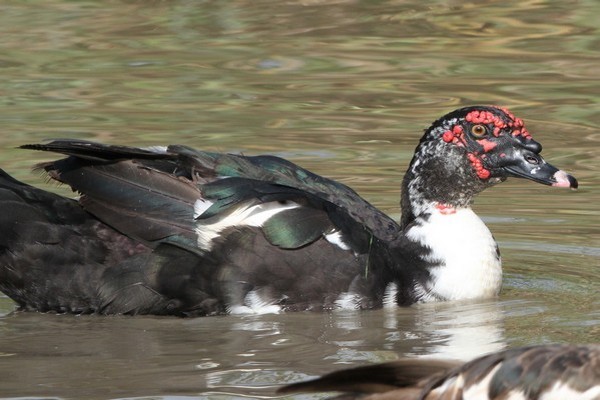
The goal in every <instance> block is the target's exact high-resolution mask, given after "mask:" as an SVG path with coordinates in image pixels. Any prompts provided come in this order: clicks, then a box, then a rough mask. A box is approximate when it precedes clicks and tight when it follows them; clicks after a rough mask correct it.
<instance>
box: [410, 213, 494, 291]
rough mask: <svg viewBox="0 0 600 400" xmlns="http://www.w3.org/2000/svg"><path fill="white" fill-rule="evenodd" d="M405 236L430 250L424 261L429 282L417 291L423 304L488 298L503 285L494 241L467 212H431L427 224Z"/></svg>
mask: <svg viewBox="0 0 600 400" xmlns="http://www.w3.org/2000/svg"><path fill="white" fill-rule="evenodd" d="M407 236H408V237H409V238H410V239H411V240H413V241H415V242H418V243H420V244H421V245H423V246H427V247H429V248H431V253H430V254H429V255H428V256H427V257H426V261H428V262H432V263H434V264H438V265H439V266H436V267H434V268H432V269H431V270H430V271H431V274H432V280H433V281H432V282H431V284H430V285H428V287H417V288H416V289H417V291H419V292H421V294H422V295H423V298H422V300H423V301H433V300H436V298H438V299H442V300H462V299H477V298H489V297H494V296H496V295H498V293H499V291H500V287H501V285H502V265H501V262H500V257H499V256H498V254H497V247H496V241H495V240H494V238H493V237H492V234H491V233H490V231H489V229H488V228H487V227H486V226H485V224H484V223H483V221H481V219H479V217H478V216H477V215H476V214H475V213H474V212H473V210H471V209H470V208H459V209H456V210H455V211H453V212H448V211H447V210H442V211H440V210H438V209H433V210H432V213H431V215H430V217H429V219H428V220H427V221H422V223H421V225H418V226H413V227H412V228H411V229H409V231H408V232H407Z"/></svg>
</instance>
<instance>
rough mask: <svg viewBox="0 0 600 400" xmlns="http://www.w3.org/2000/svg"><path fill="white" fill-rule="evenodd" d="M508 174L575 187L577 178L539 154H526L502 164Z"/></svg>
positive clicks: (543, 182)
mask: <svg viewBox="0 0 600 400" xmlns="http://www.w3.org/2000/svg"><path fill="white" fill-rule="evenodd" d="M503 169H504V171H506V172H507V174H508V175H509V176H515V177H518V178H525V179H529V180H532V181H534V182H538V183H542V184H544V185H549V186H556V187H564V188H571V189H577V186H578V183H577V179H575V177H573V176H572V175H569V174H568V173H566V172H565V171H563V170H561V169H558V168H556V167H555V166H553V165H551V164H548V163H547V162H546V161H545V160H544V159H543V158H542V157H541V156H540V155H539V154H528V155H525V156H523V157H518V159H513V162H512V163H510V165H506V166H504V168H503Z"/></svg>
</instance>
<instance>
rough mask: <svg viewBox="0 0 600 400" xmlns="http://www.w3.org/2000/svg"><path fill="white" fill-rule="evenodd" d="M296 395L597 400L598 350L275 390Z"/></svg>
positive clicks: (440, 365) (534, 352)
mask: <svg viewBox="0 0 600 400" xmlns="http://www.w3.org/2000/svg"><path fill="white" fill-rule="evenodd" d="M299 392H344V393H345V394H342V395H340V396H338V397H336V399H339V400H341V399H348V400H349V399H363V400H392V399H394V400H567V399H568V400H599V399H600V346H599V345H587V346H583V345H581V346H576V345H540V346H529V347H521V348H515V349H509V350H503V351H500V352H497V353H492V354H488V355H485V356H482V357H478V358H476V359H474V360H472V361H469V362H467V363H465V364H460V363H457V362H453V361H446V360H432V359H402V360H398V361H392V362H389V363H385V364H375V365H368V366H364V367H357V368H352V369H346V370H341V371H336V372H332V373H330V374H327V375H324V376H323V377H321V378H317V379H315V380H312V381H305V382H299V383H295V384H291V385H288V386H284V387H282V388H281V389H279V393H280V394H290V393H299Z"/></svg>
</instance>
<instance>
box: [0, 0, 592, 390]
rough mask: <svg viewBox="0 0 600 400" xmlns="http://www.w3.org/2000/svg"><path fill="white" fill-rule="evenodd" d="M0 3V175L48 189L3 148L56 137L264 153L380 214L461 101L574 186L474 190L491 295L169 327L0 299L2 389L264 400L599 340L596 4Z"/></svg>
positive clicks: (169, 321) (36, 157)
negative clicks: (409, 362)
mask: <svg viewBox="0 0 600 400" xmlns="http://www.w3.org/2000/svg"><path fill="white" fill-rule="evenodd" d="M0 7H1V12H0V49H1V50H2V51H1V53H0V70H1V72H2V79H1V80H0V101H1V102H2V104H1V107H0V121H1V123H2V135H1V136H0V150H1V151H0V165H1V166H2V168H4V169H6V170H7V171H8V172H10V173H11V174H13V175H14V176H16V177H17V178H19V179H22V180H25V181H27V182H28V183H31V184H35V185H38V186H43V187H45V188H47V189H49V190H53V191H57V192H60V193H63V194H65V195H71V193H70V192H69V191H68V190H66V189H64V188H59V187H56V186H54V185H47V184H46V183H45V180H44V178H40V177H39V176H38V175H37V174H36V173H31V171H30V167H31V166H32V165H33V164H34V163H35V162H38V161H42V160H44V159H48V158H49V157H52V156H51V155H49V154H40V153H32V152H29V151H24V150H16V149H15V147H16V146H18V145H21V144H24V143H30V142H36V141H40V140H44V139H47V138H53V137H71V138H82V139H91V140H100V141H103V142H109V143H115V144H131V145H144V146H146V145H160V144H167V143H184V144H187V145H190V146H193V147H199V148H204V149H208V150H219V151H228V152H243V153H244V154H262V153H271V154H276V155H280V156H284V157H286V158H289V159H291V160H293V161H295V162H298V163H300V164H302V165H303V166H304V167H307V168H310V169H311V170H313V171H315V172H317V173H320V174H323V175H326V176H328V177H332V178H336V179H339V180H341V181H343V182H345V183H347V184H349V185H351V186H352V187H353V188H355V189H356V190H358V191H359V193H361V194H362V195H363V196H364V197H366V198H367V199H368V200H369V201H371V202H372V203H373V204H375V205H376V206H378V207H380V208H381V209H383V210H385V211H386V212H388V213H390V214H392V215H393V216H396V217H397V216H398V215H399V209H398V198H399V193H398V191H399V185H400V181H401V179H402V175H403V172H404V169H405V168H406V166H407V164H408V162H409V161H410V158H411V155H412V151H413V149H414V147H415V145H416V143H417V141H418V139H419V137H420V136H421V134H422V131H423V129H425V128H426V127H427V126H428V125H429V123H430V122H431V121H433V120H434V119H436V118H437V117H439V116H440V115H442V114H444V113H446V112H448V111H451V110H452V109H454V108H457V107H460V106H464V105H470V104H477V103H484V104H488V103H491V104H501V105H504V106H507V107H510V108H511V109H512V111H514V112H515V113H516V114H518V115H519V116H520V117H522V118H523V119H525V120H526V122H527V123H528V128H529V131H530V132H532V134H533V135H534V137H535V138H536V139H537V140H539V141H540V142H542V143H543V145H544V153H543V154H544V156H545V157H546V158H547V159H548V160H549V161H551V162H552V163H554V164H555V165H557V166H560V167H561V168H564V169H566V170H568V171H570V172H572V173H573V174H574V175H575V176H577V178H578V179H579V181H580V187H581V188H580V190H579V191H577V192H571V191H565V190H558V189H553V188H548V187H543V186H539V185H536V184H534V183H532V182H524V181H519V180H510V181H508V182H506V183H504V184H503V185H501V186H500V187H497V188H494V189H492V190H489V191H487V192H486V193H484V194H483V195H482V196H480V198H479V199H478V201H477V204H476V211H477V212H478V213H479V214H480V215H481V216H482V217H483V218H484V220H485V221H486V222H487V223H488V225H489V226H490V228H491V230H492V232H493V233H494V235H495V237H496V238H497V240H498V241H499V243H500V247H501V251H502V256H503V261H504V268H505V278H504V288H503V291H502V294H501V296H500V298H499V299H497V300H491V301H485V302H465V303H448V304H435V305H419V306H415V307H411V308H406V309H398V310H394V311H383V310H376V311H370V312H335V313H326V314H314V313H297V314H287V315H263V316H246V317H239V316H223V317H213V318H199V319H188V320H186V319H176V318H157V317H135V318H131V317H120V316H115V317H97V316H68V315H58V316H57V315H41V314H37V313H12V310H13V309H14V304H13V303H12V302H11V301H10V300H9V299H7V298H0V312H1V316H0V397H2V398H13V397H26V398H39V397H53V398H98V399H105V398H112V399H117V398H132V397H133V398H137V397H141V398H169V399H174V398H191V399H196V398H228V397H270V396H273V393H274V389H275V388H276V387H277V386H278V385H280V384H282V383H286V382H292V381H296V380H299V379H302V378H306V377H309V376H314V375H317V374H321V373H325V372H329V371H331V370H333V369H336V368H340V367H343V366H349V365H360V364H364V363H369V362H377V361H383V360H392V359H396V358H398V357H403V356H410V357H433V356H444V357H453V358H460V359H468V358H470V357H472V356H474V355H477V354H481V353H484V352H488V351H493V350H498V349H501V348H504V347H506V346H516V345H521V344H537V343H550V342H598V341H599V338H600V296H599V295H598V290H597V288H598V284H599V283H600V281H599V278H598V276H599V274H598V272H599V264H600V263H599V262H598V261H599V257H600V223H599V220H600V212H599V208H598V204H600V177H599V176H600V156H599V152H598V143H599V142H600V134H599V133H598V128H597V127H598V126H599V125H600V96H599V95H598V93H600V81H599V80H598V72H597V71H598V68H597V67H598V65H600V34H599V32H598V28H597V16H598V15H599V14H600V6H599V5H598V3H597V2H595V1H593V0H588V1H579V2H573V3H571V2H559V1H549V2H545V3H539V2H523V1H505V2H479V3H477V4H475V3H461V2H455V3H448V2H435V1H434V2H428V3H427V4H425V3H422V2H417V1H410V0H409V1H405V2H394V1H381V2H366V1H365V2H360V1H333V2H330V1H327V2H320V1H288V2H272V1H253V2H246V1H237V0H234V1H225V2H209V1H206V2H204V1H168V2H166V1H111V2H99V1H98V2H96V1H58V0H56V1H52V0H51V1H29V2H19V1H8V2H3V4H2V6H0ZM305 398H310V396H306V397H305Z"/></svg>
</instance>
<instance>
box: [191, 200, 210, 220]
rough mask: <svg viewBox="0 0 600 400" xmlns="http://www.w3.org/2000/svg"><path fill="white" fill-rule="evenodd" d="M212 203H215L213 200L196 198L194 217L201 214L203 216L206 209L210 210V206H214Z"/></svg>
mask: <svg viewBox="0 0 600 400" xmlns="http://www.w3.org/2000/svg"><path fill="white" fill-rule="evenodd" d="M212 205H213V202H212V201H209V200H205V199H198V200H196V202H195V203H194V219H196V218H198V217H199V216H201V215H202V214H204V211H206V210H208V209H209V208H210V206H212Z"/></svg>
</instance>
